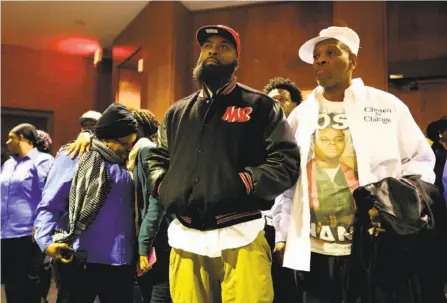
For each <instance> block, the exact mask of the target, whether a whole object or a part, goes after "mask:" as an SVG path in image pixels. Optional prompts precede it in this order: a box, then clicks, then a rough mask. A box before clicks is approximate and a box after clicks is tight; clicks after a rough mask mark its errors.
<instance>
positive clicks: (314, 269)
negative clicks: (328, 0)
mask: <svg viewBox="0 0 447 303" xmlns="http://www.w3.org/2000/svg"><path fill="white" fill-rule="evenodd" d="M359 48H360V39H359V36H358V35H357V33H356V32H355V31H353V30H352V29H350V28H348V27H337V26H331V27H329V28H326V29H324V30H322V31H321V32H320V34H319V36H318V37H315V38H313V39H310V40H309V41H307V42H305V43H304V44H303V45H302V46H301V48H300V49H299V53H298V54H299V57H300V58H301V60H303V61H304V62H306V63H309V64H312V65H313V68H314V71H315V78H316V81H317V83H318V86H317V87H316V88H315V89H314V90H313V92H312V93H311V94H310V95H309V96H308V98H307V99H306V100H305V101H304V102H303V103H301V104H300V105H299V106H298V107H297V108H295V109H294V110H293V111H292V113H291V114H290V115H289V117H288V122H289V124H290V125H291V127H292V130H293V132H294V133H295V137H296V139H297V142H298V146H299V148H300V155H301V160H300V161H301V165H300V174H299V179H298V182H297V185H296V186H295V187H294V188H292V189H290V190H288V191H286V192H285V193H283V194H282V195H281V196H280V197H278V198H277V199H276V202H275V206H274V208H273V222H274V225H275V228H276V230H277V238H276V242H277V243H280V242H284V243H286V245H285V253H284V263H283V266H285V267H288V268H292V269H295V270H298V271H300V272H299V274H298V275H297V276H300V277H301V281H299V283H300V285H301V286H302V287H303V290H304V296H303V300H304V303H309V302H312V303H314V302H318V303H323V302H324V303H334V302H335V303H336V302H339V303H340V302H342V300H343V295H342V293H343V291H342V289H343V285H342V284H343V283H342V281H343V273H344V271H345V266H346V264H347V260H348V256H349V255H350V253H351V240H352V231H353V228H352V226H353V219H354V213H355V209H356V205H355V201H354V199H353V196H352V192H353V191H354V190H355V189H356V188H357V187H358V186H363V185H366V184H369V183H372V182H377V181H379V180H381V179H383V178H386V177H401V176H405V175H412V174H416V175H421V176H422V180H424V181H426V182H430V183H433V181H434V177H435V176H434V174H433V167H434V161H435V158H434V155H433V152H432V151H431V149H430V146H429V144H428V142H427V140H426V139H425V137H424V135H423V133H422V131H421V130H420V129H419V127H418V126H417V124H416V123H415V121H414V119H413V117H412V115H411V113H410V111H409V109H408V107H407V106H406V105H405V104H404V103H402V101H400V100H399V99H398V98H396V97H395V96H393V95H391V94H389V93H387V92H384V91H381V90H378V89H375V88H372V87H368V86H366V85H364V84H363V82H362V80H361V79H353V78H352V74H353V72H354V70H355V68H356V67H357V62H358V61H357V55H358V52H359ZM409 134H411V135H409ZM384 147H385V148H384ZM281 246H282V247H284V245H281ZM345 302H346V301H345Z"/></svg>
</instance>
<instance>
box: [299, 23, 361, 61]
mask: <svg viewBox="0 0 447 303" xmlns="http://www.w3.org/2000/svg"><path fill="white" fill-rule="evenodd" d="M327 39H337V40H338V41H340V42H342V43H343V44H345V45H346V46H347V47H349V49H350V50H351V52H352V53H353V54H355V55H357V54H358V52H359V48H360V38H359V35H357V33H356V32H355V31H353V30H352V29H350V28H349V27H340V26H330V27H328V28H326V29H323V30H322V31H321V32H320V34H319V35H318V37H315V38H312V39H310V40H308V41H306V42H305V43H304V44H303V45H302V46H301V47H300V50H299V51H298V56H299V57H300V59H301V60H303V61H304V62H306V63H309V64H312V63H314V48H315V45H316V44H317V43H318V42H320V41H323V40H327Z"/></svg>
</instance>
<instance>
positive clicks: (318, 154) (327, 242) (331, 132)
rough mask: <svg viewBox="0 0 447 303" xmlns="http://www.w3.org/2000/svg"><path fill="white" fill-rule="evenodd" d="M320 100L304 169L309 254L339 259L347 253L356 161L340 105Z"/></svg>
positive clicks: (352, 216) (352, 218)
mask: <svg viewBox="0 0 447 303" xmlns="http://www.w3.org/2000/svg"><path fill="white" fill-rule="evenodd" d="M320 98H321V102H320V113H319V119H318V128H317V130H316V131H315V133H314V134H313V136H312V147H311V151H310V153H311V154H310V157H309V161H308V163H307V167H306V168H307V176H308V180H309V203H310V210H311V244H312V251H313V252H315V253H320V254H324V255H333V256H343V255H349V254H350V253H351V242H352V231H353V220H354V213H355V209H356V207H355V202H354V199H353V197H352V192H353V191H354V189H356V188H357V187H358V177H357V160H356V155H355V151H354V146H353V144H352V139H351V133H350V131H349V125H348V121H347V119H346V114H345V108H344V104H343V102H331V101H328V100H326V99H325V98H323V96H321V97H320Z"/></svg>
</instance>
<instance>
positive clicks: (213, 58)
mask: <svg viewBox="0 0 447 303" xmlns="http://www.w3.org/2000/svg"><path fill="white" fill-rule="evenodd" d="M210 60H214V61H216V62H217V63H219V64H222V62H220V60H219V59H217V58H216V57H208V58H206V59H205V60H203V61H202V64H204V63H206V62H208V61H210Z"/></svg>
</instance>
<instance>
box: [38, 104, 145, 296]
mask: <svg viewBox="0 0 447 303" xmlns="http://www.w3.org/2000/svg"><path fill="white" fill-rule="evenodd" d="M137 125H138V124H137V122H136V120H135V118H134V117H133V115H132V113H131V112H130V111H129V110H128V109H127V108H126V107H125V106H123V105H121V104H117V103H114V104H112V105H110V106H109V107H108V108H107V109H106V110H105V111H104V113H103V114H102V116H101V118H99V119H98V123H97V125H96V127H95V136H93V137H92V139H91V148H90V151H89V152H87V153H85V154H84V155H83V156H82V157H80V158H76V159H71V158H70V157H69V156H68V155H67V151H66V150H62V151H61V152H59V153H58V155H57V157H56V160H55V163H54V165H53V167H52V169H51V171H50V174H49V176H48V183H47V186H46V188H45V190H44V193H43V198H42V201H41V203H40V204H39V206H38V215H37V219H36V222H35V226H36V233H35V238H36V242H37V244H38V245H39V246H40V248H41V250H42V251H44V252H45V253H46V254H47V255H48V256H50V257H52V258H53V259H55V260H56V265H57V268H58V273H59V276H60V277H59V283H58V290H59V294H58V296H59V297H63V298H58V302H70V303H73V302H74V303H88V302H93V301H94V299H95V297H96V296H98V297H99V300H100V301H101V302H106V303H107V302H117V303H131V302H133V277H134V275H135V265H134V264H135V257H134V250H135V249H134V244H135V228H134V223H133V220H134V205H133V193H134V186H133V181H132V178H131V177H130V175H129V173H128V171H127V169H126V166H125V161H126V160H127V158H128V155H129V152H130V150H131V148H132V146H133V144H134V143H135V141H136V138H137ZM73 256H74V257H73Z"/></svg>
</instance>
